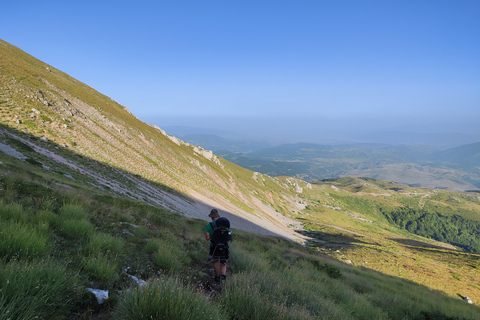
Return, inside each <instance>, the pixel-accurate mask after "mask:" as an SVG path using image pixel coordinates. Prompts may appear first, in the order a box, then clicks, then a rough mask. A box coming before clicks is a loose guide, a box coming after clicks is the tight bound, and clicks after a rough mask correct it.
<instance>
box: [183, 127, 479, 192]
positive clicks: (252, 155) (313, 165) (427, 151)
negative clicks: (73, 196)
mask: <svg viewBox="0 0 480 320" xmlns="http://www.w3.org/2000/svg"><path fill="white" fill-rule="evenodd" d="M190 132H193V130H191V131H190ZM179 136H180V137H181V138H182V139H183V140H185V141H187V142H190V143H194V144H196V145H200V146H202V147H203V148H205V149H209V150H212V151H213V152H214V153H216V154H218V155H219V156H222V157H224V158H225V159H227V160H229V161H231V162H233V163H236V164H238V165H240V166H242V167H245V168H247V169H250V170H255V171H258V172H261V173H264V174H267V175H270V176H293V177H297V178H300V179H304V180H306V181H315V180H321V179H326V178H337V177H344V176H357V177H370V178H375V179H381V180H391V181H396V182H399V183H405V184H409V185H416V186H425V187H432V188H446V189H452V190H457V191H462V190H473V189H479V188H480V169H479V167H480V160H479V158H480V150H479V145H480V143H474V144H468V145H464V146H459V147H455V148H445V147H439V146H437V145H423V144H418V143H415V144H387V143H351V144H338V145H321V144H315V143H305V142H302V143H293V144H281V145H274V144H272V143H268V142H249V141H236V140H233V139H228V138H223V137H220V136H216V135H206V134H192V133H189V134H185V135H182V134H180V135H179ZM413 136H414V135H413V134H412V137H413ZM461 136H462V137H466V136H464V135H461ZM386 140H388V141H391V139H388V138H386ZM453 140H454V139H453V138H452V141H453ZM432 141H433V140H432ZM418 170H421V171H422V174H419V172H418Z"/></svg>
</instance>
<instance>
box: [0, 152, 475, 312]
mask: <svg viewBox="0 0 480 320" xmlns="http://www.w3.org/2000/svg"><path fill="white" fill-rule="evenodd" d="M0 161H1V162H2V166H1V167H0V168H1V170H0V172H1V175H0V220H1V224H0V226H1V233H0V237H1V241H0V256H1V263H0V279H1V281H0V284H1V287H0V304H1V310H2V313H1V314H0V319H34V318H37V319H129V320H131V319H150V318H153V319H199V320H200V319H207V318H208V319H342V320H343V319H365V320H367V319H368V320H370V319H476V318H478V314H479V312H480V309H479V308H478V307H476V306H473V305H469V304H467V303H465V302H463V301H461V300H460V298H459V297H448V296H447V295H445V294H442V293H441V292H440V291H437V290H432V289H429V288H428V287H426V286H423V285H419V284H417V283H415V282H414V281H415V280H416V279H412V281H410V280H405V279H402V278H401V277H393V276H389V275H386V274H382V273H379V272H376V271H372V270H369V269H368V268H370V267H373V269H375V267H374V266H370V264H375V263H378V264H387V265H388V266H390V263H388V262H385V261H384V260H383V259H385V258H387V259H391V258H395V259H398V261H400V260H401V259H402V258H403V257H402V256H403V255H402V254H401V250H405V249H406V248H411V249H410V250H411V251H410V255H413V254H414V253H413V251H414V250H415V249H414V248H412V247H411V245H412V244H411V243H410V244H408V246H402V245H401V242H399V243H398V245H397V246H392V247H389V248H386V247H385V248H383V250H384V251H385V252H382V251H381V250H378V249H377V248H378V247H380V246H381V245H383V244H385V241H386V239H385V240H384V239H377V240H374V241H375V243H370V242H371V241H372V240H373V239H372V238H369V237H368V236H361V237H360V236H359V235H357V234H353V233H347V236H345V235H340V234H338V233H336V232H335V231H333V230H329V229H328V228H329V227H327V226H326V225H319V224H314V223H313V222H311V223H307V225H308V226H309V229H311V230H316V231H311V232H310V233H311V235H312V236H314V237H313V238H317V239H320V238H321V237H324V238H325V237H330V239H326V241H324V242H322V244H321V245H319V244H320V242H312V245H311V246H307V247H304V246H302V245H300V244H295V243H294V242H291V241H289V240H286V239H283V238H279V237H271V236H262V235H258V234H252V233H248V232H244V231H241V230H236V229H234V241H233V242H232V244H231V251H232V258H231V263H230V267H229V275H228V280H227V283H225V284H224V285H222V286H219V285H218V284H216V283H215V282H214V281H213V279H212V270H211V264H210V263H209V262H208V261H207V254H208V250H207V244H206V242H205V241H204V240H203V234H204V231H203V230H204V227H205V222H204V221H200V220H197V219H192V218H186V217H182V216H180V215H178V214H176V213H173V212H170V211H168V210H165V209H161V208H158V207H154V206H150V205H147V204H145V203H143V202H139V201H134V200H129V199H125V198H124V199H121V198H118V197H112V196H110V195H108V194H101V193H96V192H91V191H89V190H86V189H84V188H81V187H80V188H70V187H66V186H62V185H59V184H58V183H56V182H54V180H53V179H52V178H53V176H45V177H43V176H41V175H38V174H36V173H35V172H36V170H37V169H36V167H35V165H33V164H30V163H28V162H23V161H19V160H16V159H15V158H11V157H9V156H6V155H4V154H2V153H0ZM332 186H333V185H332ZM339 190H340V189H339ZM353 199H354V198H352V200H353ZM332 201H333V200H332ZM336 203H337V204H340V205H342V206H343V205H348V202H336ZM333 210H335V209H333ZM314 211H315V210H312V211H311V212H312V213H313V212H314ZM340 220H341V219H339V221H340ZM346 220H347V219H345V221H346ZM315 221H321V220H319V219H315ZM339 221H337V222H339ZM359 221H360V220H359ZM317 223H318V222H317ZM340 225H341V223H340ZM352 227H353V226H352ZM317 230H318V231H317ZM337 230H339V231H340V229H337ZM342 232H343V231H342ZM349 234H350V236H348V235H349ZM313 238H312V239H313ZM347 238H350V243H357V244H359V243H361V244H362V245H361V246H358V250H350V249H348V245H347V243H346V242H345V239H347ZM412 242H413V241H412ZM332 248H333V249H332ZM420 248H421V249H424V250H426V251H427V252H426V253H425V254H420V253H417V254H415V257H417V259H418V258H420V257H422V258H421V259H422V260H425V261H418V262H417V263H416V264H418V265H419V266H420V265H422V264H423V265H425V262H430V261H432V260H433V261H435V259H438V260H437V261H440V258H438V257H435V255H439V254H441V253H445V252H447V253H448V252H450V253H448V255H452V257H449V256H447V257H444V258H445V259H446V260H448V263H453V261H455V259H456V262H460V260H464V263H465V262H466V261H469V262H468V263H472V264H473V263H475V268H476V267H478V256H473V255H466V254H462V253H461V252H456V251H453V250H451V249H449V248H443V247H435V246H434V245H431V246H429V245H428V244H424V246H422V247H419V249H420ZM432 248H436V249H435V250H433V249H432ZM329 249H330V250H329ZM325 250H326V251H327V253H325ZM362 250H373V251H374V252H375V253H374V254H372V253H368V252H363V251H362ZM396 250H398V252H395V253H393V252H392V251H396ZM322 251H323V252H324V253H322ZM387 251H390V252H388V254H387V253H386V252H387ZM375 254H376V255H377V256H375ZM329 256H331V257H329ZM339 256H340V257H339ZM347 256H348V259H351V261H350V262H349V263H346V261H345V260H344V259H346V257H347ZM404 259H405V258H404ZM406 259H412V258H411V256H410V257H408V256H407V257H406ZM338 260H340V261H343V262H340V261H338ZM366 260H368V261H369V265H368V266H360V265H361V264H363V263H365V261H366ZM450 268H452V269H454V268H455V274H456V277H459V278H464V279H465V278H466V279H468V280H471V281H476V282H475V287H476V286H477V284H478V280H479V279H478V275H477V276H476V277H473V276H471V275H469V274H468V271H466V270H464V268H465V267H458V269H457V267H455V266H450ZM386 273H388V272H386ZM418 276H421V275H418ZM91 289H100V290H107V291H108V293H109V296H108V299H107V300H105V301H104V302H103V303H102V304H98V302H97V299H96V297H95V296H94V295H93V294H92V293H91V292H90V291H89V290H91ZM440 289H444V288H440ZM464 289H465V290H464V291H462V292H465V291H468V290H467V288H464ZM475 289H476V290H477V292H478V287H476V288H475ZM472 297H473V296H472ZM473 299H475V298H473Z"/></svg>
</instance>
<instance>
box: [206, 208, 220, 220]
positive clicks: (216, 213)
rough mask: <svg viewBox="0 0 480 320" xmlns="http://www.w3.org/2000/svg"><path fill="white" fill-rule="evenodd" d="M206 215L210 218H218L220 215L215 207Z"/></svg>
mask: <svg viewBox="0 0 480 320" xmlns="http://www.w3.org/2000/svg"><path fill="white" fill-rule="evenodd" d="M208 216H209V217H210V218H220V215H219V214H218V210H217V209H212V211H210V214H209V215H208Z"/></svg>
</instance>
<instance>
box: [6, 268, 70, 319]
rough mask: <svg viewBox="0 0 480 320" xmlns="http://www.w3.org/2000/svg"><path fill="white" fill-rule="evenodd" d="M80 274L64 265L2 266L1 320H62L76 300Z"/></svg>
mask: <svg viewBox="0 0 480 320" xmlns="http://www.w3.org/2000/svg"><path fill="white" fill-rule="evenodd" d="M77 284H78V274H76V273H73V272H71V271H70V270H68V269H67V266H66V265H65V264H63V263H58V262H55V261H52V260H41V261H38V262H36V263H28V262H25V261H10V262H9V263H8V264H5V263H1V264H0V310H1V311H0V320H8V319H10V320H13V319H55V318H57V317H58V319H60V318H62V317H63V316H64V315H65V314H66V313H67V312H68V310H69V309H70V308H72V306H73V304H74V302H75V300H76V294H75V291H74V290H75V286H76V285H77Z"/></svg>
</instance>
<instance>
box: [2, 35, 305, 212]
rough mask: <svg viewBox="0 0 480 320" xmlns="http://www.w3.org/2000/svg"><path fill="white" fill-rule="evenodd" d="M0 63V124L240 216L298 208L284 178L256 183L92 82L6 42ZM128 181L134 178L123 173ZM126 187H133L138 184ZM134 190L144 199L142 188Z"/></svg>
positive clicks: (66, 154)
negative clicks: (165, 130)
mask: <svg viewBox="0 0 480 320" xmlns="http://www.w3.org/2000/svg"><path fill="white" fill-rule="evenodd" d="M0 64H1V65H0V89H1V90H0V100H1V103H0V113H1V124H3V125H4V126H5V127H4V128H5V129H6V130H9V131H12V129H14V130H16V131H12V132H15V135H17V136H18V135H20V136H21V137H23V138H25V139H28V140H29V141H30V142H31V143H33V144H37V145H39V144H40V145H42V146H43V147H45V148H47V149H49V150H51V151H53V152H55V153H58V154H60V155H62V156H63V157H66V158H67V159H70V160H76V161H77V162H79V163H83V162H84V161H88V160H85V157H86V158H88V159H92V160H95V161H98V162H99V163H106V164H108V165H110V166H113V167H115V168H118V169H121V170H123V171H125V172H127V173H132V174H134V175H137V176H140V177H142V178H144V179H147V180H149V181H152V182H154V183H155V184H157V185H156V186H158V185H161V186H164V187H166V188H167V189H170V190H172V189H173V190H177V191H179V192H181V193H184V194H187V195H191V196H196V195H198V194H200V195H201V196H203V197H206V198H208V199H212V200H214V201H215V202H216V203H218V205H219V206H221V207H224V208H226V209H227V210H229V211H231V212H233V213H236V214H239V215H242V214H244V213H250V214H255V215H257V216H260V217H263V216H264V215H265V212H264V208H262V207H259V206H258V203H259V202H260V203H264V204H266V205H267V207H270V208H273V209H274V210H278V211H280V212H282V213H283V214H287V215H288V214H290V212H292V211H295V210H296V209H295V206H294V203H292V201H291V199H294V198H295V197H296V195H295V192H294V191H293V190H294V189H292V188H289V187H288V185H281V184H280V183H279V182H278V181H277V180H276V179H273V178H270V177H268V176H264V175H261V180H262V183H259V182H258V179H257V180H255V179H253V173H252V172H250V171H249V170H246V169H243V168H241V167H239V166H236V165H233V164H231V163H229V162H227V161H224V160H223V159H221V158H218V157H216V156H213V155H211V154H209V153H208V152H205V151H204V150H202V149H201V148H197V147H195V146H192V145H189V144H185V143H183V142H181V141H179V140H177V139H175V138H173V137H170V136H168V135H165V134H164V133H163V132H161V130H160V129H159V128H156V127H153V126H150V125H147V124H145V123H143V122H141V121H139V120H138V119H137V118H135V117H134V116H133V115H132V114H130V113H129V112H128V110H126V108H124V107H123V106H121V105H119V104H118V103H116V102H115V101H113V100H111V99H110V98H108V97H106V96H104V95H102V94H100V93H98V92H97V91H95V90H94V89H93V88H91V87H89V86H87V85H85V84H82V83H80V82H78V81H77V80H75V79H73V78H71V77H69V76H68V75H66V74H65V73H63V72H61V71H59V70H57V69H55V68H53V67H51V66H49V65H47V64H45V63H43V62H41V61H39V60H37V59H35V58H33V57H31V56H29V55H28V54H26V53H25V52H23V51H21V50H19V49H18V48H16V47H14V46H12V45H10V44H8V43H6V42H3V41H0ZM34 137H36V138H42V139H45V140H46V141H47V142H53V144H52V143H47V142H42V141H39V140H38V139H34ZM56 145H60V146H62V148H57V147H55V146H56ZM82 157H84V158H82ZM96 167H98V166H96ZM95 169H99V168H95ZM102 171H103V173H104V175H105V178H106V179H107V180H108V179H113V178H116V172H115V171H114V170H108V169H104V168H102ZM125 180H126V181H129V180H131V178H128V174H126V175H125ZM97 183H98V181H97ZM156 186H155V187H156ZM104 187H105V186H104ZM129 187H130V189H131V190H133V189H135V183H131V184H130V185H129ZM273 191H274V192H275V193H276V194H278V196H277V197H272V196H271V193H272V192H273ZM131 193H135V192H133V191H131ZM136 193H137V196H136V197H137V198H145V199H147V200H148V198H149V195H148V193H145V192H142V190H136ZM123 194H125V192H124V193H123ZM150 203H152V204H153V203H155V202H154V201H150Z"/></svg>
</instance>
